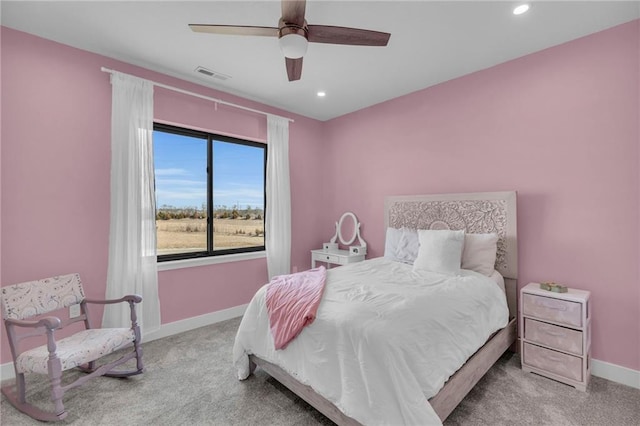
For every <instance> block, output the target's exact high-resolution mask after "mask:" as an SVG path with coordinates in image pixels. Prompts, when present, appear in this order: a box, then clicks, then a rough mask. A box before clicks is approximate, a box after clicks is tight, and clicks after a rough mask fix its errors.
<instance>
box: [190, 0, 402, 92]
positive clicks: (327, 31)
mask: <svg viewBox="0 0 640 426" xmlns="http://www.w3.org/2000/svg"><path fill="white" fill-rule="evenodd" d="M305 7H306V0H282V17H281V18H280V22H279V23H278V26H277V27H254V26H242V25H209V24H189V27H190V28H191V30H193V31H195V32H199V33H211V34H227V35H251V36H265V37H278V41H279V44H280V49H281V50H282V52H283V53H284V56H285V65H286V68H287V75H288V77H289V81H295V80H300V76H301V75H302V57H303V56H304V54H305V53H306V52H307V44H308V43H329V44H347V45H358V46H386V45H387V43H388V42H389V37H390V36H391V34H389V33H383V32H379V31H371V30H361V29H358V28H347V27H334V26H330V25H308V24H307V21H306V20H305V19H304V12H305Z"/></svg>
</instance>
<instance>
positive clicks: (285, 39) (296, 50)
mask: <svg viewBox="0 0 640 426" xmlns="http://www.w3.org/2000/svg"><path fill="white" fill-rule="evenodd" d="M279 43H280V50H282V53H283V54H284V56H285V57H287V58H290V59H298V58H302V57H303V56H304V54H305V53H307V46H308V45H309V42H308V41H307V39H306V37H304V36H302V35H300V34H293V33H292V34H285V35H283V36H282V37H280V40H279Z"/></svg>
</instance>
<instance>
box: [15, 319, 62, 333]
mask: <svg viewBox="0 0 640 426" xmlns="http://www.w3.org/2000/svg"><path fill="white" fill-rule="evenodd" d="M5 321H6V322H7V323H9V324H13V325H17V326H20V327H30V328H38V327H46V328H48V329H49V330H55V329H56V328H59V327H60V324H61V323H62V322H61V321H60V318H56V317H44V318H40V320H38V321H25V320H17V319H13V318H7V319H5Z"/></svg>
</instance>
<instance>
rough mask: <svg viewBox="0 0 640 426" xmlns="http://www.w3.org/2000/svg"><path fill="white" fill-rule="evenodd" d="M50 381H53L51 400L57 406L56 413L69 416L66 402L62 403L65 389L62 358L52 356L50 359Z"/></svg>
mask: <svg viewBox="0 0 640 426" xmlns="http://www.w3.org/2000/svg"><path fill="white" fill-rule="evenodd" d="M48 364H49V381H50V382H51V401H52V402H53V405H54V407H55V414H56V415H57V416H62V415H64V416H65V417H66V416H67V413H66V412H65V410H64V404H63V403H62V397H63V395H64V390H62V386H61V385H62V366H61V364H60V359H59V358H58V357H57V356H56V357H50V358H49V361H48Z"/></svg>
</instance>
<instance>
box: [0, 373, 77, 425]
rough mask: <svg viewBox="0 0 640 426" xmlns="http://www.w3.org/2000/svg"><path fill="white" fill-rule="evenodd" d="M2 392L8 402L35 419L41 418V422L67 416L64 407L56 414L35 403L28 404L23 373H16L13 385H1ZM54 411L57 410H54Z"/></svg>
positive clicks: (53, 420)
mask: <svg viewBox="0 0 640 426" xmlns="http://www.w3.org/2000/svg"><path fill="white" fill-rule="evenodd" d="M2 394H3V395H4V396H5V398H6V399H7V401H9V403H10V404H11V405H13V406H14V407H15V408H16V409H18V410H19V411H21V412H23V413H25V414H26V415H28V416H30V417H32V418H34V419H36V420H41V421H43V422H55V421H58V420H63V419H64V418H65V417H67V412H66V411H64V407H63V408H62V411H61V412H59V413H60V414H57V413H52V412H50V411H45V410H42V409H40V408H38V407H36V406H35V405H32V404H29V403H28V402H27V401H26V387H25V376H24V373H19V374H17V375H16V384H15V387H14V386H12V385H8V386H4V387H2ZM60 405H62V403H60ZM56 412H58V411H57V410H56Z"/></svg>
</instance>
